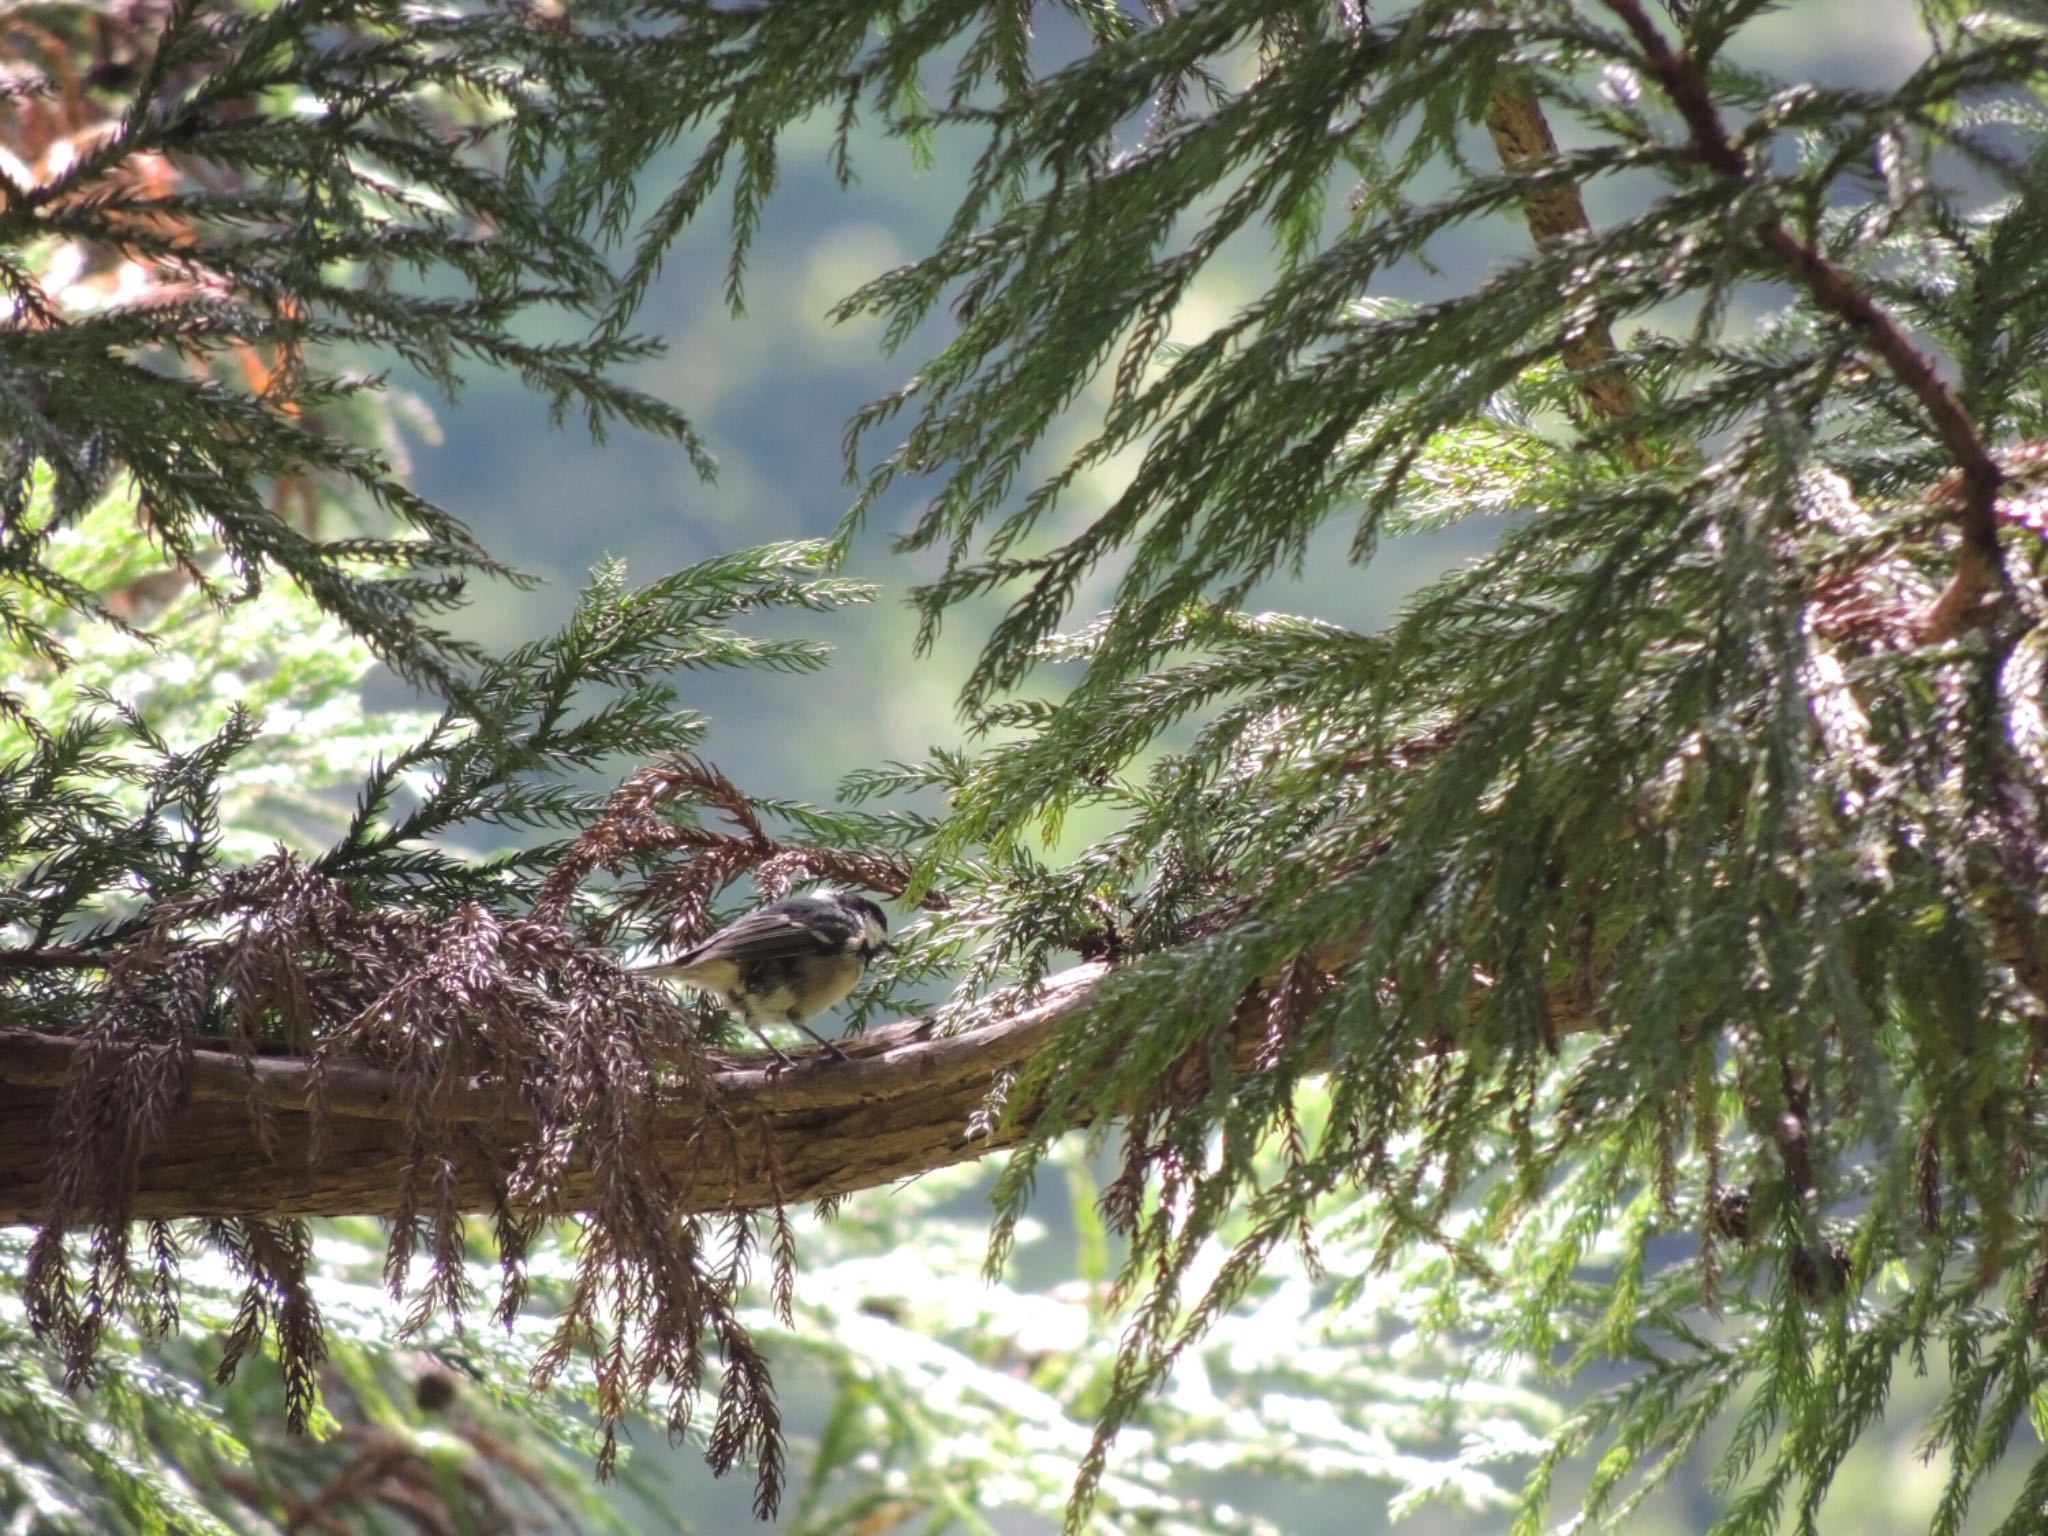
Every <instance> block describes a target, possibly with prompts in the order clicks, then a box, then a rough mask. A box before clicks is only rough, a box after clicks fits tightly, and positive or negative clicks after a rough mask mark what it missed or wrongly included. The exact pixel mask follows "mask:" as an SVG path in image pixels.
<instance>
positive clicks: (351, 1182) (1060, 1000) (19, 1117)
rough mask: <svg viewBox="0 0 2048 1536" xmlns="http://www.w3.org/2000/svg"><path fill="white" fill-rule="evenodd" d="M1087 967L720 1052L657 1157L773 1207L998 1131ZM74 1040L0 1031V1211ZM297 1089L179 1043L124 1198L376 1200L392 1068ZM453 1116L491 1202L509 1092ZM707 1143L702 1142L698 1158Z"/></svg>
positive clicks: (386, 1147)
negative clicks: (183, 1049)
mask: <svg viewBox="0 0 2048 1536" xmlns="http://www.w3.org/2000/svg"><path fill="white" fill-rule="evenodd" d="M1103 970H1104V967H1103V966H1101V965H1082V966H1077V967H1075V968H1074V969H1072V970H1069V971H1064V972H1062V973H1061V974H1060V975H1058V976H1056V977H1054V978H1052V979H1051V980H1050V981H1049V982H1047V984H1046V986H1045V989H1044V991H1043V993H1042V994H1041V995H1040V997H1039V998H1038V1000H1037V1001H1036V1002H1034V1003H1033V1004H1032V1005H1031V1006H1030V1007H1028V1008H1025V1009H1021V1010H1019V1011H1018V1012H1016V1013H1014V1014H1011V1015H1009V1016H1008V1017H1005V1018H1001V1019H998V1020H995V1021H993V1022H991V1023H988V1024H984V1025H981V1026H978V1027H977V1028H975V1029H973V1030H971V1031H967V1032H963V1033H961V1034H957V1035H950V1036H943V1037H941V1036H935V1035H933V1034H932V1032H931V1030H930V1027H929V1026H928V1025H926V1024H924V1023H922V1022H921V1021H916V1020H911V1021H906V1022H904V1023H900V1024H892V1025H889V1026H887V1027H885V1028H882V1029H877V1030H873V1031H870V1032H869V1033H868V1034H867V1035H865V1036H863V1037H862V1038H860V1039H858V1040H849V1041H847V1042H846V1043H845V1044H846V1051H847V1055H848V1057H849V1058H850V1059H848V1060H846V1061H843V1062H842V1061H832V1060H829V1059H824V1058H822V1057H820V1056H817V1055H813V1056H811V1057H808V1058H805V1059H802V1060H800V1061H799V1062H798V1064H797V1065H796V1066H794V1067H790V1068H786V1069H783V1070H779V1071H774V1072H770V1071H767V1070H765V1069H764V1068H762V1067H761V1066H759V1065H756V1064H754V1060H753V1059H748V1060H746V1061H744V1062H743V1061H741V1060H738V1059H735V1062H734V1064H733V1065H731V1066H730V1067H727V1068H725V1069H723V1070H721V1071H720V1072H719V1074H718V1087H719V1095H718V1098H719V1104H720V1107H721V1109H722V1112H723V1117H724V1124H723V1125H722V1126H721V1129H720V1134H718V1135H716V1136H713V1137H704V1136H702V1135H701V1134H700V1133H701V1131H702V1128H703V1117H704V1109H703V1105H702V1103H701V1102H691V1101H688V1100H684V1099H681V1098H679V1099H678V1100H677V1101H676V1102H675V1103H674V1104H673V1105H669V1106H664V1110H663V1117H662V1119H663V1123H662V1131H661V1135H660V1146H661V1151H662V1153H663V1156H664V1160H665V1161H666V1162H667V1163H668V1165H669V1166H670V1167H672V1168H675V1169H678V1170H684V1171H686V1172H687V1176H688V1177H689V1178H690V1180H691V1194H690V1204H691V1207H692V1208H693V1209H699V1210H725V1209H731V1208H735V1207H738V1208H747V1207H756V1206H766V1205H771V1204H773V1203H774V1201H775V1190H774V1188H773V1186H772V1183H771V1179H770V1176H769V1170H770V1169H771V1168H774V1169H777V1170H779V1182H780V1188H781V1193H782V1195H783V1197H784V1198H785V1199H788V1200H792V1201H797V1200H810V1199H817V1198H822V1197H824V1196H828V1195H837V1194H844V1193H846V1192H848V1191H850V1190H856V1189H865V1188H868V1187H871V1186H873V1185H877V1184H886V1183H889V1182H892V1181H894V1180H897V1179H904V1178H911V1177H914V1176H916V1175H917V1174H920V1173H923V1172H926V1171H927V1170H929V1169H933V1168H941V1167H945V1166H947V1165H948V1164H951V1163H957V1162H963V1161H965V1160H967V1159H969V1158H974V1157H980V1156H982V1155H984V1154H986V1153H988V1152H991V1151H993V1150H995V1149H997V1148H998V1147H1002V1146H1006V1145H1008V1144H1009V1143H1010V1142H1013V1141H1015V1140H1016V1139H1017V1138H1018V1137H1019V1136H1020V1135H1021V1134H1022V1133H1023V1131H1024V1130H1025V1129H1026V1127H1027V1126H1028V1123H1029V1118H1028V1115H1019V1116H1017V1117H1015V1118H1014V1119H1013V1120H1012V1121H1011V1122H1010V1123H1008V1124H1006V1125H1005V1126H1003V1127H1002V1128H1000V1129H998V1130H995V1131H993V1132H991V1131H989V1130H988V1129H986V1128H985V1127H984V1126H983V1125H982V1123H981V1122H982V1120H983V1119H984V1118H985V1114H986V1110H987V1106H988V1103H989V1097H990V1092H991V1089H992V1088H994V1087H995V1086H996V1085H997V1083H998V1082H999V1080H1000V1078H1001V1077H1002V1075H1003V1074H1004V1073H1006V1072H1008V1071H1010V1070H1011V1069H1013V1068H1015V1067H1017V1066H1018V1065H1020V1064H1021V1063H1022V1062H1024V1061H1025V1060H1026V1059H1027V1058H1029V1056H1030V1055H1031V1053H1032V1052H1033V1051H1034V1050H1036V1049H1037V1047H1038V1046H1039V1045H1040V1044H1042V1043H1043V1042H1044V1041H1045V1040H1046V1039H1047V1038H1048V1037H1049V1036H1050V1035H1051V1034H1052V1033H1053V1032H1054V1031H1055V1030H1057V1029H1058V1027H1059V1026H1060V1024H1061V1022H1062V1021H1063V1020H1064V1019H1066V1018H1067V1017H1068V1016H1069V1015H1070V1014H1072V1013H1073V1012H1074V1011H1075V1010H1077V1009H1078V1008H1080V1007H1082V1006H1084V1005H1085V1004H1086V1003H1087V1001H1088V999H1089V997H1090V996H1091V995H1092V993H1093V991H1094V988H1095V985H1096V982H1097V981H1098V980H1099V979H1100V977H1101V976H1102V973H1103ZM79 1050H80V1047H79V1045H78V1044H77V1042H75V1041H72V1040H69V1039H65V1038H63V1037H61V1036H55V1035H44V1034H37V1033H34V1032H31V1031H26V1030H8V1031H0V1225H6V1224H15V1223H20V1222H29V1221H34V1220H36V1219H38V1218H39V1217H40V1216H41V1214H42V1211H43V1201H44V1194H43V1180H44V1175H45V1172H46V1171H47V1168H48V1165H49V1160H50V1153H51V1151H52V1148H53V1138H52V1134H51V1119H52V1114H53V1111H54V1110H55V1108H56V1104H57V1099H58V1095H59V1093H60V1092H61V1090H62V1087H63V1084H64V1082H65V1080H66V1079H67V1077H68V1076H69V1074H70V1073H71V1071H72V1070H73V1067H74V1064H75V1062H76V1060H77V1057H78V1052H79ZM313 1092H314V1072H313V1069H312V1064H311V1063H310V1062H309V1061H307V1060H305V1059H303V1058H296V1057H290V1058H264V1059H260V1060H258V1061H256V1062H254V1063H253V1064H250V1065H248V1066H245V1065H244V1063H243V1062H241V1061H240V1060H239V1059H237V1058H236V1057H234V1056H231V1055H229V1054H227V1053H225V1052H213V1051H197V1052H194V1053H193V1056H192V1061H191V1066H190V1069H189V1071H188V1072H187V1074H186V1077H185V1089H184V1092H183V1094H182V1096H181V1098H180V1101H179V1103H178V1106H177V1108H176V1110H175V1112H174V1113H173V1115H172V1117H171V1118H170V1120H169V1122H168V1124H167V1126H166V1127H165V1130H164V1132H163V1134H162V1135H161V1136H160V1137H159V1138H158V1139H157V1141H156V1143H155V1145H154V1146H153V1147H152V1149H151V1151H150V1152H149V1154H148V1155H147V1156H146V1157H145V1158H144V1159H143V1163H142V1167H141V1170H140V1173H139V1177H138V1180H137V1183H136V1188H135V1202H134V1206H133V1209H132V1214H133V1215H134V1216H135V1217H136V1218H138V1219H149V1218H153V1217H163V1218H184V1217H214V1216H254V1215H261V1216H282V1215H315V1216H341V1215H371V1216H375V1215H386V1214H389V1213H390V1211H391V1210H392V1208H393V1206H394V1204H395V1202H396V1199H397V1191H398V1187H399V1173H400V1169H401V1168H402V1167H403V1165H404V1163H405V1160H406V1157H407V1151H408V1149H407V1145H406V1138H405V1133H404V1118H405V1113H406V1111H405V1107H404V1105H403V1104H402V1103H401V1101H400V1098H399V1094H398V1088H397V1082H396V1079H395V1078H394V1077H392V1076H391V1075H389V1074H386V1073H382V1072H379V1071H377V1070H376V1069H374V1068H372V1067H369V1066H366V1065H363V1064H360V1063H351V1062H339V1063H330V1064H329V1065H328V1067H327V1068H326V1070H325V1073H324V1075H323V1081H322V1082H321V1087H320V1092H321V1097H322V1100H323V1104H324V1107H323V1108H322V1109H321V1110H319V1111H318V1112H316V1110H315V1108H314V1105H313V1102H312V1095H313ZM258 1105H260V1106H261V1107H262V1109H263V1110H264V1111H265V1113H264V1114H263V1115H262V1116H261V1117H260V1123H259V1116H258V1114H257V1113H256V1106H258ZM452 1118H454V1119H457V1120H460V1121H462V1122H465V1123H466V1124H467V1125H468V1126H469V1128H470V1130H471V1139H472V1143H473V1148H474V1150H473V1154H472V1156H471V1157H470V1159H469V1163H468V1166H466V1167H465V1168H464V1169H463V1170H462V1180H461V1187H462V1200H463V1203H464V1205H465V1207H466V1208H467V1209H471V1210H488V1209H491V1208H492V1207H493V1206H495V1205H496V1204H497V1202H498V1201H499V1200H500V1198H501V1196H502V1183H501V1180H502V1173H501V1172H499V1170H503V1169H506V1168H509V1167H511V1166H513V1165H514V1164H515V1163H516V1162H517V1160H518V1153H519V1151H520V1150H521V1149H522V1148H523V1147H524V1146H525V1145H526V1144H527V1142H528V1141H530V1139H531V1137H532V1135H533V1131H534V1122H533V1120H532V1119H531V1117H530V1116H529V1115H527V1114H526V1113H525V1112H524V1110H523V1109H522V1108H521V1106H520V1104H519V1102H518V1099H517V1096H516V1094H514V1093H509V1092H508V1091H507V1090H505V1089H504V1088H502V1087H500V1086H497V1085H491V1084H478V1085H475V1086H474V1087H472V1088H471V1089H470V1090H469V1092H468V1093H467V1095H466V1096H465V1098H464V1099H463V1100H462V1101H461V1102H460V1103H458V1104H457V1105H455V1106H454V1107H453V1109H452ZM706 1145H712V1146H715V1147H716V1148H717V1149H718V1152H717V1155H715V1156H711V1157H706V1156H705V1155H704V1152H703V1148H704V1147H705V1146H706ZM588 1190H589V1184H588V1174H587V1172H585V1171H581V1170H579V1171H578V1172H576V1173H574V1174H572V1175H571V1178H570V1183H569V1188H568V1205H569V1206H570V1208H572V1209H573V1208H576V1207H577V1206H578V1204H579V1203H580V1202H581V1200H582V1199H583V1198H584V1197H585V1196H586V1195H587V1193H588Z"/></svg>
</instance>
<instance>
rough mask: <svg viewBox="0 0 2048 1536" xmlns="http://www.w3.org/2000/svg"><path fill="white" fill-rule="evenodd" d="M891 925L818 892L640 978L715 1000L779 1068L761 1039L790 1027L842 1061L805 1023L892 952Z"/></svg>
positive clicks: (764, 910)
mask: <svg viewBox="0 0 2048 1536" xmlns="http://www.w3.org/2000/svg"><path fill="white" fill-rule="evenodd" d="M888 935H889V920H888V918H887V917H885V916H883V914H882V909H881V908H880V907H878V906H876V905H875V904H874V903H873V902H872V901H869V900H868V899H867V898H866V897H865V896H853V895H849V894H847V893H846V892H844V891H831V890H825V891H819V892H817V893H816V894H815V895H811V896H792V897H790V898H789V899H788V900H787V901H778V902H774V903H772V904H770V905H768V906H765V907H760V908H757V909H756V910H754V911H752V912H749V913H748V914H747V915H746V916H745V917H741V918H736V919H735V920H734V921H732V922H730V923H728V924H726V925H725V927H723V928H721V929H719V930H718V932H716V933H714V934H712V935H711V937H710V938H708V939H706V940H705V941H704V942H703V943H701V944H698V945H695V946H694V947H692V948H690V949H686V950H684V951H683V952H682V953H681V954H680V955H677V956H676V957H675V958H674V959H673V960H669V961H665V962H663V963H662V964H659V965H645V966H641V967H640V968H639V969H640V973H641V974H642V975H643V976H653V977H657V978H659V979H661V980H664V981H680V982H682V983H683V985H685V986H688V987H695V988H696V989H697V990H698V991H700V992H709V993H711V994H713V995H714V996H716V997H717V998H718V999H719V1000H720V1001H721V1002H723V1003H724V1004H725V1005H726V1007H728V1008H730V1009H731V1010H732V1011H733V1012H734V1013H737V1014H738V1015H739V1016H740V1019H741V1022H743V1023H744V1024H745V1025H746V1026H747V1028H748V1029H750V1030H752V1031H753V1032H754V1037H755V1038H756V1039H758V1040H759V1041H760V1042H761V1043H762V1044H763V1045H765V1046H767V1047H768V1049H769V1050H771V1051H773V1052H774V1053H775V1056H776V1058H777V1059H778V1060H779V1061H781V1062H782V1063H783V1064H784V1065H788V1064H789V1060H790V1059H789V1057H788V1056H786V1055H784V1054H783V1052H782V1050H781V1049H780V1048H779V1047H778V1046H777V1045H776V1044H775V1042H774V1041H772V1040H770V1039H769V1038H768V1037H767V1035H765V1034H763V1033H762V1032H761V1025H762V1023H763V1022H776V1021H779V1022H782V1023H787V1024H794V1025H795V1026H796V1027H797V1028H798V1029H800V1030H802V1031H803V1032H804V1033H805V1034H807V1035H809V1036H810V1037H811V1038H812V1039H813V1040H815V1041H817V1042H818V1044H820V1045H822V1046H824V1047H825V1049H826V1050H827V1051H828V1052H830V1053H831V1054H832V1055H834V1056H836V1057H838V1058H839V1059H840V1060H842V1061H843V1060H845V1059H846V1053H845V1052H844V1051H842V1050H841V1049H840V1048H839V1047H838V1046H836V1045H834V1044H833V1043H832V1042H831V1041H830V1040H827V1039H826V1038H825V1037H824V1036H823V1035H821V1034H819V1033H818V1032H817V1031H816V1030H814V1029H812V1028H811V1027H810V1025H808V1024H806V1023H805V1022H804V1020H806V1019H808V1018H810V1017H812V1016H813V1015H814V1014H820V1013H823V1012H824V1011H825V1010H826V1009H827V1008H830V1007H831V1006H832V1005H833V1004H834V1003H836V1002H838V1001H839V1000H840V999H841V998H842V997H844V996H846V994H847V993H849V992H851V991H852V990H853V988H854V984H855V983H856V982H858V981H859V980H860V979H861V976H862V975H863V974H864V973H865V972H866V970H867V968H868V962H869V961H870V960H872V959H873V958H874V957H875V956H876V955H878V954H882V953H884V952H886V951H890V950H893V949H894V948H895V946H894V945H893V944H891V943H890V942H889V938H888Z"/></svg>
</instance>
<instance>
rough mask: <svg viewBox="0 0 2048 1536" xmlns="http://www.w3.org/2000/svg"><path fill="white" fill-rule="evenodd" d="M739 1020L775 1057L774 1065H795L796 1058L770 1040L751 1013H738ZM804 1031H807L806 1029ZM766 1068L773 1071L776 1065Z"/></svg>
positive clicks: (814, 1037)
mask: <svg viewBox="0 0 2048 1536" xmlns="http://www.w3.org/2000/svg"><path fill="white" fill-rule="evenodd" d="M740 1022H741V1023H742V1024H744V1025H746V1026H747V1028H748V1029H749V1030H751V1031H753V1035H754V1038H755V1039H756V1040H758V1041H760V1042H761V1043H762V1044H763V1045H765V1046H767V1047H768V1054H769V1055H771V1056H773V1057H774V1058H775V1061H776V1066H779V1067H793V1066H795V1065H796V1058H795V1057H793V1056H791V1055H790V1054H789V1052H787V1051H785V1050H784V1049H783V1048H782V1047H781V1046H779V1045H777V1044H776V1043H775V1042H774V1041H773V1040H770V1039H769V1038H768V1036H767V1035H766V1034H765V1033H764V1032H763V1031H762V1029H761V1026H760V1025H758V1024H756V1023H755V1022H754V1020H753V1016H752V1015H751V1014H747V1013H742V1014H741V1015H740ZM806 1033H808V1031H806ZM812 1038H813V1039H816V1038H817V1037H816V1036H815V1035H814V1036H812ZM768 1070H769V1071H770V1072H773V1071H775V1070H776V1067H770V1068H769V1069H768Z"/></svg>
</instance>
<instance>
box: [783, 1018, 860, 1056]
mask: <svg viewBox="0 0 2048 1536" xmlns="http://www.w3.org/2000/svg"><path fill="white" fill-rule="evenodd" d="M789 1022H790V1023H792V1024H794V1025H795V1026H796V1027H797V1028H798V1029H800V1030H802V1031H803V1032H804V1033H805V1034H807V1035H809V1036H810V1037H811V1038H812V1039H813V1040H815V1041H817V1042H818V1044H820V1045H822V1046H823V1047H825V1054H826V1055H827V1056H830V1057H831V1058H832V1059H833V1060H834V1061H845V1060H846V1059H847V1057H846V1052H845V1051H843V1050H841V1049H840V1048H839V1042H838V1041H836V1040H827V1039H826V1038H825V1037H824V1036H823V1035H821V1034H819V1033H818V1032H817V1031H816V1030H815V1029H813V1028H811V1026H810V1025H808V1024H806V1023H805V1022H804V1021H803V1020H802V1019H791V1020H790V1021H789Z"/></svg>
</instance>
